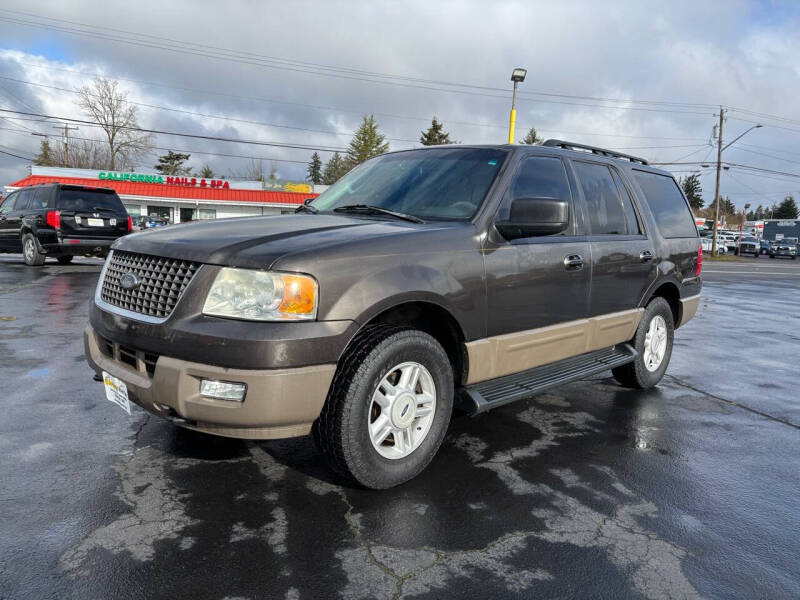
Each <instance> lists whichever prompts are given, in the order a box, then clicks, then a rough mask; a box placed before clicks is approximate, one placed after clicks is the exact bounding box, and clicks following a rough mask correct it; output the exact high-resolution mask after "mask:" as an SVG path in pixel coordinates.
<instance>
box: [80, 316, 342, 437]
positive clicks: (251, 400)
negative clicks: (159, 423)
mask: <svg viewBox="0 0 800 600" xmlns="http://www.w3.org/2000/svg"><path fill="white" fill-rule="evenodd" d="M84 341H85V346H86V356H87V358H88V360H89V363H90V364H91V366H92V367H93V368H94V369H95V371H97V372H100V371H106V372H107V373H109V374H111V375H113V376H114V377H118V378H119V379H121V380H122V381H124V382H125V384H126V386H127V387H128V395H129V397H130V399H131V400H132V401H133V402H135V403H136V404H138V405H139V406H141V407H142V408H144V409H145V410H147V411H149V412H151V413H153V414H155V415H158V416H162V417H169V416H177V417H180V418H182V419H186V420H187V421H188V422H187V423H179V424H180V425H182V426H184V427H188V428H190V429H195V430H198V431H204V432H206V433H213V434H216V435H222V436H226V437H236V438H247V439H277V438H285V437H294V436H299V435H306V434H307V433H309V431H310V430H311V424H312V423H313V422H314V420H315V419H316V418H317V417H318V416H319V413H320V410H322V405H323V404H324V403H325V398H326V396H327V394H328V388H330V384H331V381H332V380H333V374H334V372H335V371H336V365H335V364H331V365H314V366H309V367H300V368H293V369H267V370H249V369H227V368H224V367H217V366H213V365H204V364H200V363H193V362H188V361H184V360H179V359H176V358H171V357H169V356H160V357H159V359H158V362H157V363H156V367H155V372H154V373H153V375H152V376H150V375H149V374H148V373H147V372H146V371H144V370H137V369H135V368H134V367H132V366H131V365H128V364H126V363H122V362H120V361H118V360H115V359H114V358H113V357H111V356H108V355H106V354H104V353H103V352H102V351H101V350H100V346H99V344H98V343H97V338H96V336H95V333H94V331H93V329H92V328H91V327H87V328H86V331H85V334H84ZM201 379H215V380H219V381H231V382H237V383H244V384H246V385H247V394H246V396H245V399H244V401H243V402H235V401H230V400H219V399H214V398H207V397H205V396H202V395H200V380H201ZM170 409H171V410H170ZM172 411H174V413H173V412H172Z"/></svg>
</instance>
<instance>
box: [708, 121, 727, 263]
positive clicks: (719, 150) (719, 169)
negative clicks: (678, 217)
mask: <svg viewBox="0 0 800 600" xmlns="http://www.w3.org/2000/svg"><path fill="white" fill-rule="evenodd" d="M724 122H725V109H724V108H722V107H721V106H720V107H719V131H718V132H717V187H716V190H715V191H714V235H713V236H712V238H711V256H716V255H717V229H718V225H717V223H719V182H720V177H721V176H722V124H723V123H724Z"/></svg>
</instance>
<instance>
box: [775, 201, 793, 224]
mask: <svg viewBox="0 0 800 600" xmlns="http://www.w3.org/2000/svg"><path fill="white" fill-rule="evenodd" d="M773 218H775V219H796V218H797V204H796V203H795V201H794V198H792V197H791V196H786V198H784V199H783V202H781V203H780V205H779V206H778V208H777V209H776V210H775V214H774V215H773Z"/></svg>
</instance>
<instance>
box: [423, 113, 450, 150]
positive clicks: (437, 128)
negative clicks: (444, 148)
mask: <svg viewBox="0 0 800 600" xmlns="http://www.w3.org/2000/svg"><path fill="white" fill-rule="evenodd" d="M421 133H422V135H421V136H420V138H419V143H420V144H422V145H423V146H439V145H440V144H451V143H452V142H451V141H450V134H449V133H447V132H446V131H445V130H444V125H442V123H439V121H438V120H437V119H436V116H434V117H433V120H432V121H431V126H430V127H428V131H422V132H421Z"/></svg>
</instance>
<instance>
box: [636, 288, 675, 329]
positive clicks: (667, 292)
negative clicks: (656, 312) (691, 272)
mask: <svg viewBox="0 0 800 600" xmlns="http://www.w3.org/2000/svg"><path fill="white" fill-rule="evenodd" d="M653 298H663V299H664V300H666V301H667V304H669V307H670V310H671V311H672V322H673V323H674V324H675V327H677V326H678V324H679V323H680V322H681V311H682V306H681V292H680V288H679V287H678V284H677V283H676V282H674V281H672V280H666V281H665V280H662V281H659V282H656V284H655V285H654V286H653V289H651V290H650V291H649V292H648V293H647V295H646V296H645V299H644V302H642V306H647V304H648V303H649V302H650V301H651V300H652V299H653Z"/></svg>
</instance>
